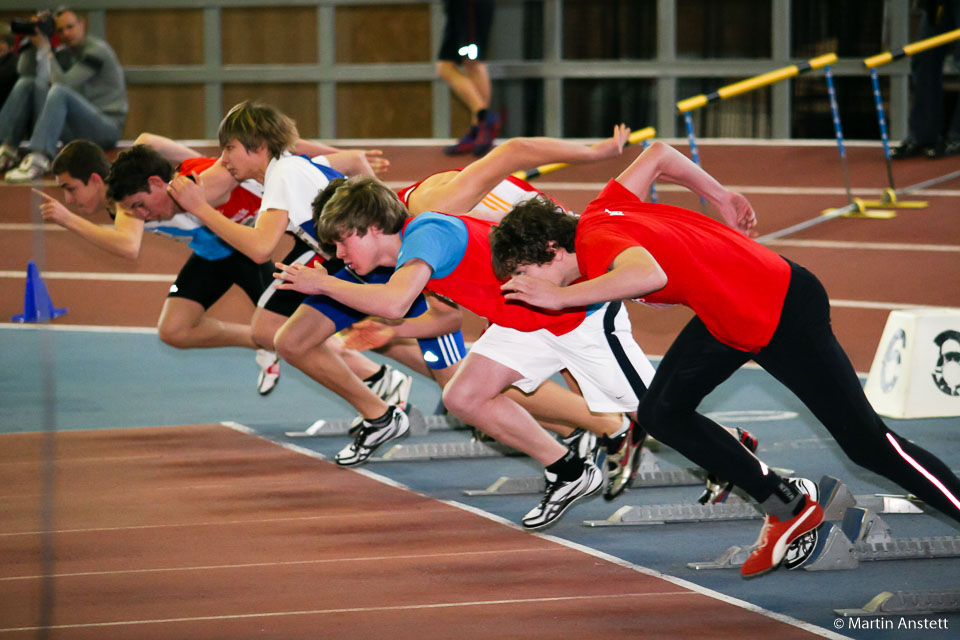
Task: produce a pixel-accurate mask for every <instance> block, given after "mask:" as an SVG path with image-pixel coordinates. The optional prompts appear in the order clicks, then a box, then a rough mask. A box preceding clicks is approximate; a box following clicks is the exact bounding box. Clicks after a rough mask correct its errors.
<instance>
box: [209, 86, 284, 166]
mask: <svg viewBox="0 0 960 640" xmlns="http://www.w3.org/2000/svg"><path fill="white" fill-rule="evenodd" d="M217 135H218V137H219V138H220V146H221V147H223V146H226V145H227V144H228V143H229V142H230V141H231V140H236V141H237V142H239V143H240V144H242V145H243V148H244V149H246V150H247V151H253V150H255V149H258V148H259V147H260V146H261V145H264V146H266V147H267V150H268V151H269V152H270V156H271V157H273V158H279V157H280V154H282V153H283V152H284V151H291V150H292V149H293V147H294V145H295V144H296V142H297V140H298V139H299V138H300V134H299V133H298V132H297V125H296V123H295V122H294V121H293V120H292V119H291V118H290V117H289V116H287V115H284V114H283V113H282V112H281V111H280V110H279V109H277V108H276V107H274V106H273V105H270V104H267V103H266V102H260V101H254V100H244V101H243V102H241V103H240V104H237V105H234V107H233V108H232V109H230V111H228V112H227V115H226V116H224V118H223V120H221V121H220V129H219V130H218V132H217Z"/></svg>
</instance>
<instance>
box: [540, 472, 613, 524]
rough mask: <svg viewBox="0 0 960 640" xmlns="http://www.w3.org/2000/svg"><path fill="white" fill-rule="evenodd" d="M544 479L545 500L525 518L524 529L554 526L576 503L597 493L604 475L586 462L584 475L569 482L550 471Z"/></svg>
mask: <svg viewBox="0 0 960 640" xmlns="http://www.w3.org/2000/svg"><path fill="white" fill-rule="evenodd" d="M544 477H545V478H546V480H547V488H546V492H545V493H544V495H543V500H541V501H540V504H538V505H537V506H536V507H534V508H533V509H531V510H530V511H529V512H528V513H527V515H525V516H523V520H522V521H521V522H522V523H523V528H524V529H541V528H543V527H546V526H548V525H550V524H553V523H554V522H556V520H557V518H559V517H560V516H562V515H563V512H564V511H566V510H567V509H569V508H570V506H571V505H572V504H573V503H574V502H576V501H577V500H579V499H580V498H585V497H586V496H589V495H590V494H593V493H596V492H597V490H598V489H600V485H601V484H603V474H601V473H600V469H598V468H597V465H595V464H593V463H592V462H585V463H584V465H583V473H581V474H580V476H579V477H578V478H577V479H575V480H570V481H569V482H564V481H562V480H560V479H559V478H558V477H557V476H556V475H555V474H552V473H550V472H549V471H544Z"/></svg>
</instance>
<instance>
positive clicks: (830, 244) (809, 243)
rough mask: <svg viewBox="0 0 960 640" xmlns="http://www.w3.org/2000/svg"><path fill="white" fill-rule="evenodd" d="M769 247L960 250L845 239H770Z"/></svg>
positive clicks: (959, 249) (957, 248)
mask: <svg viewBox="0 0 960 640" xmlns="http://www.w3.org/2000/svg"><path fill="white" fill-rule="evenodd" d="M767 246H770V247H803V248H806V247H812V248H815V249H865V250H875V251H935V252H936V251H943V252H951V253H952V252H960V245H955V244H919V243H906V242H852V241H846V240H782V239H777V240H771V241H770V242H768V243H767Z"/></svg>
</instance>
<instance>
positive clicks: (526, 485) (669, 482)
mask: <svg viewBox="0 0 960 640" xmlns="http://www.w3.org/2000/svg"><path fill="white" fill-rule="evenodd" d="M698 472H699V475H698ZM704 477H705V476H704V474H703V472H701V471H700V470H698V469H672V470H669V471H661V470H660V463H659V461H658V460H657V458H656V456H654V455H653V454H652V453H650V452H649V451H646V450H644V451H643V453H642V454H641V456H640V466H639V467H638V468H637V475H636V476H634V478H633V480H632V481H631V482H630V488H631V489H633V488H639V487H683V486H696V485H700V484H703V481H704ZM545 488H546V482H545V481H544V479H543V475H539V476H530V477H523V478H515V477H510V476H501V477H500V478H498V479H497V480H496V481H495V482H494V483H493V484H491V485H490V486H489V487H487V488H486V489H467V490H465V491H464V492H463V493H464V495H468V496H513V495H522V494H528V493H543V491H544V489H545Z"/></svg>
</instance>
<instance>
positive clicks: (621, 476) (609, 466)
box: [603, 420, 647, 501]
mask: <svg viewBox="0 0 960 640" xmlns="http://www.w3.org/2000/svg"><path fill="white" fill-rule="evenodd" d="M635 430H636V433H634V431H635ZM646 438H647V432H646V431H644V430H643V429H642V428H641V427H640V425H638V424H637V423H636V422H634V421H633V420H631V421H630V427H629V428H628V429H627V430H626V431H625V432H624V433H623V434H622V435H621V436H620V437H619V438H616V439H615V440H614V441H613V442H612V443H611V444H609V445H607V459H606V463H605V464H604V470H605V471H606V473H605V474H604V475H605V476H606V477H605V478H604V485H603V499H604V500H608V501H609V500H613V499H614V498H616V497H617V496H619V495H620V494H621V493H623V492H624V491H626V489H627V487H629V486H630V483H631V482H632V481H633V479H634V477H636V475H637V469H639V468H640V453H641V451H642V450H643V441H644V440H645V439H646Z"/></svg>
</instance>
